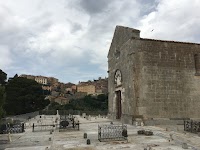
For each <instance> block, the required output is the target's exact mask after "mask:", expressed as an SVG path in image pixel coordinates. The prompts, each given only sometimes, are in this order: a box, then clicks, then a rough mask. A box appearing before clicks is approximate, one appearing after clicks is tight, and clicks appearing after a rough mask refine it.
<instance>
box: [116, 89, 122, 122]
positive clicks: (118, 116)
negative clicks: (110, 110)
mask: <svg viewBox="0 0 200 150" xmlns="http://www.w3.org/2000/svg"><path fill="white" fill-rule="evenodd" d="M115 94H116V119H121V116H122V104H121V100H122V97H121V91H120V90H119V91H115Z"/></svg>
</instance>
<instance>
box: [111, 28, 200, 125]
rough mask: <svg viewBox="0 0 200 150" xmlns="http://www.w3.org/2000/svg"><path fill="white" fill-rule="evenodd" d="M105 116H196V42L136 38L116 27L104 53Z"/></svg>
mask: <svg viewBox="0 0 200 150" xmlns="http://www.w3.org/2000/svg"><path fill="white" fill-rule="evenodd" d="M108 97H109V115H110V116H111V117H112V118H113V119H119V120H121V121H123V122H126V123H131V122H132V121H133V120H134V119H135V118H143V119H146V120H151V119H153V118H170V119H184V118H200V112H199V109H200V44H197V43H186V42H176V41H162V40H154V39H145V38H140V31H139V30H136V29H132V28H128V27H122V26H117V27H116V29H115V32H114V36H113V39H112V43H111V46H110V49H109V53H108Z"/></svg>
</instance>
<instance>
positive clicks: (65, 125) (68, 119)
mask: <svg viewBox="0 0 200 150" xmlns="http://www.w3.org/2000/svg"><path fill="white" fill-rule="evenodd" d="M70 129H74V130H79V121H78V120H76V119H75V117H74V116H73V115H61V116H60V125H59V132H61V131H66V130H70Z"/></svg>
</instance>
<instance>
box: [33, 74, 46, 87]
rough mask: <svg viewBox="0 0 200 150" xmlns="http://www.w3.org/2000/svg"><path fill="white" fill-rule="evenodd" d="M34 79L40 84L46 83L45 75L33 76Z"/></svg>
mask: <svg viewBox="0 0 200 150" xmlns="http://www.w3.org/2000/svg"><path fill="white" fill-rule="evenodd" d="M35 81H36V82H38V83H40V84H44V85H47V77H43V76H36V77H35Z"/></svg>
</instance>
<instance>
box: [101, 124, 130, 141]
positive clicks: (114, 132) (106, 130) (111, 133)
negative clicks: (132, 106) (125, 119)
mask: <svg viewBox="0 0 200 150" xmlns="http://www.w3.org/2000/svg"><path fill="white" fill-rule="evenodd" d="M127 138H128V134H127V125H113V124H111V125H98V140H99V141H100V142H102V141H112V140H119V141H120V140H127Z"/></svg>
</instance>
